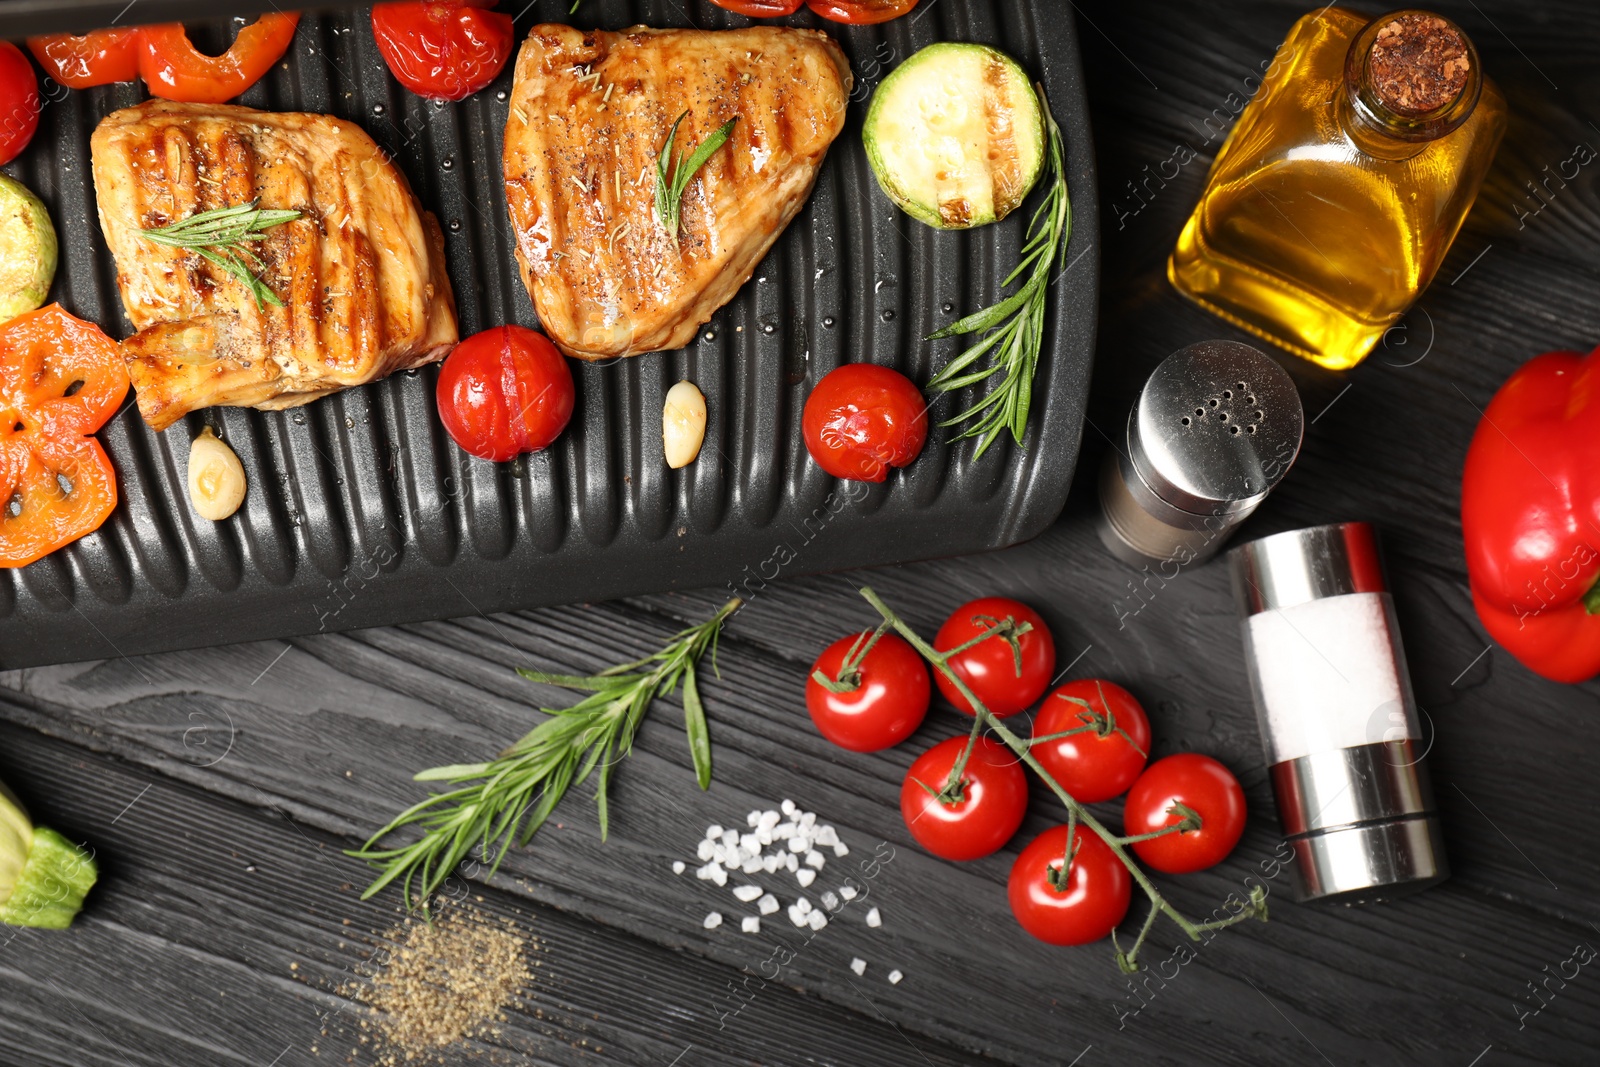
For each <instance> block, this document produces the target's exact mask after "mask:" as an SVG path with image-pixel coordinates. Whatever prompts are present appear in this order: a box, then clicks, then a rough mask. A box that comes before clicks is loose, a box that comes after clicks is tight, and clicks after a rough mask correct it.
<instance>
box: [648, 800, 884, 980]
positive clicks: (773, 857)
mask: <svg viewBox="0 0 1600 1067" xmlns="http://www.w3.org/2000/svg"><path fill="white" fill-rule="evenodd" d="M745 825H746V829H745V830H744V831H743V832H740V831H739V830H737V829H730V828H728V827H724V826H722V825H721V824H720V823H713V824H712V825H711V826H708V827H706V833H705V837H704V838H702V839H701V841H700V844H699V846H698V847H697V848H696V851H695V855H696V856H697V857H698V858H699V859H700V861H701V864H702V865H701V866H700V867H698V868H696V870H695V872H694V876H695V877H696V878H698V879H699V880H700V881H702V882H712V883H715V884H716V885H717V886H718V887H722V886H726V885H727V884H728V877H729V876H730V875H741V876H754V875H759V874H763V873H764V874H778V873H780V872H786V873H789V874H792V875H794V878H795V881H796V882H797V883H798V884H799V886H800V888H801V889H809V888H810V887H811V885H812V883H814V882H815V881H816V880H817V876H818V874H819V873H821V871H822V869H823V868H824V867H826V866H827V863H828V857H827V856H826V855H825V854H824V852H823V850H824V849H827V850H828V851H831V852H832V853H833V855H834V858H836V859H837V858H841V857H844V856H848V855H849V854H850V847H849V846H848V845H846V844H845V843H844V842H843V841H841V840H840V839H839V832H838V831H837V830H835V829H834V828H833V827H832V826H830V825H829V824H827V823H823V822H818V821H817V814H816V812H812V811H802V810H801V809H800V808H799V807H797V806H796V805H795V802H794V801H792V800H785V801H784V802H783V803H782V804H780V805H779V806H778V808H777V810H771V809H769V810H767V811H752V812H750V814H749V815H747V816H746V817H745ZM769 849H770V851H769ZM687 869H688V865H687V864H685V863H684V862H683V861H682V860H678V861H675V862H674V863H673V864H672V873H674V874H682V873H683V872H684V871H686V870H687ZM733 896H734V899H735V900H737V901H739V902H740V903H741V904H754V905H755V906H756V911H757V912H758V913H759V914H756V915H745V916H742V917H740V920H739V929H740V930H741V931H743V932H744V933H747V934H759V933H760V932H761V916H763V915H771V914H773V913H774V912H776V911H777V910H778V909H779V908H781V907H783V905H782V902H781V901H779V899H778V897H777V896H776V895H774V894H773V893H770V892H768V891H767V890H765V889H763V888H762V887H761V886H759V885H756V884H755V883H753V882H743V883H741V884H739V885H736V886H734V887H733ZM856 896H857V891H856V889H855V887H854V886H848V885H846V886H840V887H839V889H838V890H837V891H834V890H823V892H822V893H821V894H820V896H819V897H818V899H819V901H820V902H821V906H820V907H818V906H817V905H815V904H813V903H812V902H811V901H810V899H808V898H807V897H806V895H805V894H804V893H801V894H800V895H799V896H798V898H797V899H796V900H795V902H794V903H793V904H791V905H789V907H788V908H786V909H784V910H785V914H787V915H788V916H789V921H790V922H792V923H793V924H794V925H795V926H798V927H804V928H809V929H811V930H812V931H817V930H821V929H822V928H823V927H825V926H827V925H828V916H829V915H831V914H833V913H835V912H837V911H839V910H840V909H842V908H843V907H844V905H845V904H846V903H848V902H849V901H852V900H854V899H855V898H856ZM722 920H723V916H722V913H721V912H720V911H713V912H711V913H710V914H709V915H707V916H706V917H705V921H704V923H703V925H704V926H705V928H706V929H707V930H715V929H716V928H717V927H719V926H721V925H722ZM866 922H867V925H868V926H872V927H879V926H882V925H883V919H882V917H881V915H880V913H879V911H878V909H877V908H876V907H874V908H872V909H871V910H869V911H868V912H867V918H866ZM866 967H867V965H866V962H865V961H864V960H861V959H860V958H856V959H854V960H852V962H851V966H850V969H851V970H853V971H855V973H856V974H857V975H860V974H862V973H863V972H864V971H865V970H866ZM900 978H901V975H900V972H899V971H892V972H890V975H889V980H890V981H891V982H893V983H896V984H898V983H899V981H900Z"/></svg>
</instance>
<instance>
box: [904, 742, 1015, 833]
mask: <svg viewBox="0 0 1600 1067" xmlns="http://www.w3.org/2000/svg"><path fill="white" fill-rule="evenodd" d="M966 747H967V738H965V737H952V738H950V739H949V740H948V741H940V742H939V743H938V744H937V745H934V746H933V747H932V748H930V749H928V751H926V752H924V753H923V754H922V755H920V756H918V757H917V760H916V762H915V763H913V764H912V765H911V769H910V770H909V771H907V772H906V780H905V781H904V782H902V783H901V784H900V814H901V815H902V816H903V817H904V818H905V820H906V828H907V829H909V830H910V831H911V836H912V837H914V838H916V839H917V844H919V845H921V846H922V847H923V848H925V849H927V850H928V851H929V852H931V853H933V854H934V855H935V856H938V857H940V858H941V859H947V860H975V859H981V858H983V857H984V856H987V855H989V854H990V853H991V852H996V851H998V850H999V849H1000V848H1001V847H1002V846H1003V845H1004V844H1005V843H1006V842H1007V841H1009V840H1011V835H1013V834H1015V833H1016V832H1017V827H1019V826H1021V825H1022V816H1023V815H1024V814H1026V813H1027V810H1028V779H1027V778H1026V777H1025V776H1024V775H1023V773H1022V764H1021V763H1020V762H1019V761H1018V760H1017V757H1016V756H1015V755H1013V754H1012V752H1011V750H1010V749H1009V748H1006V747H1005V746H1004V745H1002V744H1000V743H999V742H998V741H992V740H990V739H989V738H987V737H980V738H978V740H977V743H976V744H974V745H973V746H972V755H971V756H970V757H969V758H968V759H967V765H966V766H965V767H964V768H962V772H961V781H960V782H959V783H958V784H957V786H956V788H955V789H954V790H953V793H952V796H953V799H952V801H951V802H950V803H946V801H945V800H943V799H941V798H940V794H944V793H945V789H946V783H947V782H948V781H949V780H950V769H951V768H952V767H954V766H955V763H956V760H958V759H959V758H960V757H961V753H962V751H963V750H964V749H965V748H966Z"/></svg>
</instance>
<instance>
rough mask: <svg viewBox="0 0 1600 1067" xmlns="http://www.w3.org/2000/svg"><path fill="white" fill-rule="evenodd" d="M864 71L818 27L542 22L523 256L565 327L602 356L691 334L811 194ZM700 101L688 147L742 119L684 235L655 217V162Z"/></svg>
mask: <svg viewBox="0 0 1600 1067" xmlns="http://www.w3.org/2000/svg"><path fill="white" fill-rule="evenodd" d="M850 85H851V75H850V69H849V64H848V62H847V61H846V59H845V57H844V53H843V52H842V51H840V49H839V46H838V45H837V44H835V43H834V41H833V40H832V39H831V38H830V37H828V36H827V35H826V34H823V33H820V32H817V31H815V30H799V29H788V28H782V27H773V26H759V27H752V28H750V29H744V30H723V31H713V32H707V31H701V30H653V29H648V28H645V27H642V26H640V27H634V28H632V29H629V30H626V31H623V32H620V33H611V32H605V31H591V32H587V33H585V32H583V31H580V30H576V29H573V28H572V27H569V26H554V25H542V26H535V27H534V28H533V29H532V31H530V33H529V35H528V39H527V40H526V41H525V42H524V43H523V45H522V48H521V51H520V52H519V53H518V55H517V67H516V78H515V82H514V85H513V88H512V95H511V112H510V117H509V118H508V120H507V124H506V135H505V154H504V163H505V180H506V199H507V202H508V204H509V207H510V211H511V224H512V229H513V231H514V232H515V235H516V241H517V262H518V265H519V266H520V267H521V270H522V277H523V281H524V282H525V283H526V284H527V287H528V292H529V294H530V295H531V296H532V297H533V302H534V306H535V308H536V309H537V310H538V312H539V321H540V323H541V324H542V325H543V326H544V329H545V331H546V333H548V334H549V336H550V338H551V340H553V341H554V342H555V343H556V344H557V345H558V346H559V347H560V348H561V349H562V350H563V351H565V352H566V353H567V354H568V355H572V356H577V357H579V358H582V359H590V360H597V359H609V358H613V357H617V356H631V355H636V354H638V353H641V352H653V351H657V350H661V349H672V348H681V347H682V346H684V345H686V344H688V343H689V341H690V340H691V339H692V338H693V336H694V333H695V331H696V330H697V329H698V328H699V326H700V325H701V324H702V323H705V322H707V321H708V320H709V319H710V318H711V316H712V314H713V313H714V312H715V311H716V310H717V308H719V307H721V306H722V305H723V304H725V303H727V302H728V300H730V299H731V298H732V297H733V294H734V293H735V292H737V291H738V289H739V287H740V286H741V285H743V284H744V283H745V282H746V281H747V280H749V278H750V275H751V273H752V272H753V271H754V270H755V267H756V264H758V263H759V262H760V261H761V258H762V257H763V256H764V255H765V254H766V252H767V249H769V248H770V247H771V246H772V243H773V242H774V241H776V240H777V238H778V235H779V234H781V233H782V232H783V229H784V227H785V226H787V225H788V224H789V221H790V220H791V219H792V218H794V216H795V214H796V213H797V212H798V211H799V210H800V207H801V206H802V205H803V204H804V203H805V200H806V197H807V196H808V195H810V192H811V187H812V184H813V183H814V182H815V180H816V176H817V170H818V168H819V167H821V165H822V160H823V157H824V155H825V154H826V153H827V150H828V146H829V145H830V144H832V143H833V140H834V138H835V137H837V136H838V135H839V131H840V130H841V129H842V128H843V127H844V120H845V109H846V106H847V104H848V101H849V95H850ZM685 111H687V112H688V113H689V115H688V117H687V118H686V119H684V121H683V125H682V126H681V127H680V128H679V130H678V136H677V139H676V141H675V142H674V146H675V148H674V156H676V155H678V154H680V153H681V154H682V155H684V156H687V155H688V154H689V153H690V152H691V151H693V149H694V147H695V146H696V145H698V144H699V143H700V142H701V141H703V140H704V139H705V138H706V136H708V135H709V134H710V133H712V132H713V131H714V130H716V129H717V128H718V127H719V126H721V125H722V124H723V123H725V122H727V121H728V120H729V119H733V118H737V119H738V121H737V122H736V123H735V124H734V127H733V133H732V136H731V137H730V138H729V140H728V143H727V144H726V145H724V146H723V147H722V148H721V149H719V150H718V151H717V152H716V153H715V154H713V155H712V156H711V158H710V159H709V160H708V161H707V163H706V164H705V166H704V167H702V168H701V169H700V170H699V171H698V172H697V173H696V175H695V176H694V178H693V180H692V181H691V182H690V183H689V186H688V189H687V190H686V191H685V193H684V197H683V218H682V228H681V231H680V233H679V234H678V235H673V234H670V233H668V232H667V231H666V230H665V229H664V228H663V227H662V226H661V224H660V222H659V221H658V220H657V219H656V217H655V210H654V204H655V184H656V178H655V165H656V156H657V154H658V153H659V152H660V151H661V147H662V145H663V143H664V142H665V140H666V136H667V132H668V130H669V129H670V128H671V126H672V123H673V121H674V120H675V119H676V118H677V117H678V116H679V115H680V114H682V113H683V112H685Z"/></svg>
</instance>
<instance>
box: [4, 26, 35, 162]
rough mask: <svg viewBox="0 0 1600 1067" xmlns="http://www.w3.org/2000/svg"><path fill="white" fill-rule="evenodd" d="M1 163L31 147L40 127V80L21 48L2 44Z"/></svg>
mask: <svg viewBox="0 0 1600 1067" xmlns="http://www.w3.org/2000/svg"><path fill="white" fill-rule="evenodd" d="M0 110H3V114H4V118H3V119H0V163H10V162H11V161H12V160H13V159H16V158H17V156H18V155H19V154H20V153H21V152H22V150H23V149H24V148H27V147H28V142H29V141H31V140H33V132H34V131H35V130H37V129H38V128H39V79H38V78H37V77H35V76H34V73H33V64H32V63H29V62H28V57H27V56H25V55H23V54H22V49H20V48H18V47H17V46H16V45H14V44H12V43H11V42H10V41H0Z"/></svg>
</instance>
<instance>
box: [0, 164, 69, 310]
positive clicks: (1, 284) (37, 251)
mask: <svg viewBox="0 0 1600 1067" xmlns="http://www.w3.org/2000/svg"><path fill="white" fill-rule="evenodd" d="M55 276H56V228H55V227H54V226H52V225H51V224H50V213H49V212H48V211H46V210H45V207H44V204H43V203H41V202H40V200H39V198H38V197H37V196H34V195H33V193H32V192H31V191H30V190H29V189H28V187H27V186H26V185H23V184H22V183H21V182H18V181H13V180H12V179H10V178H8V177H6V176H5V175H4V174H0V322H6V321H8V320H10V319H14V318H16V317H17V316H18V315H21V314H22V313H23V312H25V311H32V310H33V309H34V308H36V307H38V306H39V305H41V304H43V303H44V298H45V297H46V296H48V295H49V293H50V282H51V280H52V279H53V278H54V277H55Z"/></svg>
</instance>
